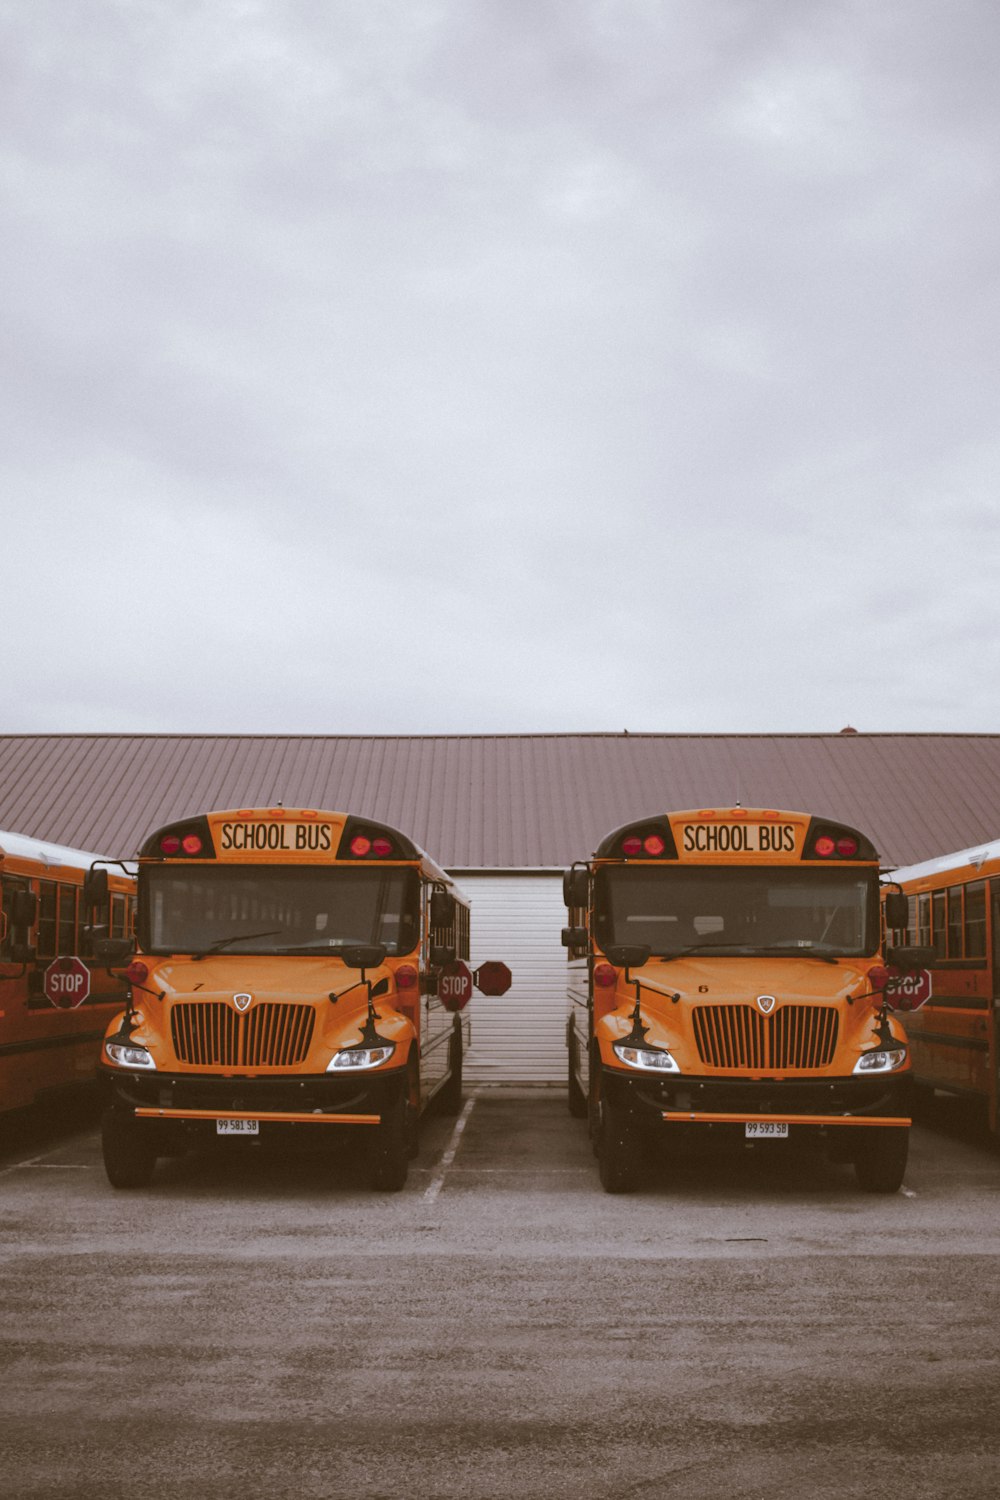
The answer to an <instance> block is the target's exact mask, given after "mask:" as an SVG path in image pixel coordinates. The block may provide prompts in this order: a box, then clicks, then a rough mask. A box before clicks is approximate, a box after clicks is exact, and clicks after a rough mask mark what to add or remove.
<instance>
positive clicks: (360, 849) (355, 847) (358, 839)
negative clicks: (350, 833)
mask: <svg viewBox="0 0 1000 1500" xmlns="http://www.w3.org/2000/svg"><path fill="white" fill-rule="evenodd" d="M371 847H372V841H371V839H366V838H365V836H364V834H363V833H356V834H355V835H354V837H353V838H352V839H351V853H352V854H353V855H354V856H355V857H356V858H357V859H364V857H365V855H366V854H369V853H370V852H371Z"/></svg>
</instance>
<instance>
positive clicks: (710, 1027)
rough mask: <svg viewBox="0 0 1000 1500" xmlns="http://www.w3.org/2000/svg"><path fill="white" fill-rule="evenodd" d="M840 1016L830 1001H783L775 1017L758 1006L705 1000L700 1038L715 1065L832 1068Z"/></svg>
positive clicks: (706, 1059) (697, 1019) (697, 1016)
mask: <svg viewBox="0 0 1000 1500" xmlns="http://www.w3.org/2000/svg"><path fill="white" fill-rule="evenodd" d="M838 1020H839V1017H838V1015H837V1012H836V1011H835V1010H834V1009H833V1007H832V1006H829V1005H823V1006H817V1005H783V1006H781V1007H779V1009H778V1010H776V1011H774V1012H773V1013H772V1014H771V1015H769V1016H764V1015H761V1013H760V1011H759V1010H757V1009H756V1007H755V1006H753V1005H699V1006H698V1007H697V1009H696V1010H695V1012H694V1037H695V1042H696V1043H697V1046H698V1055H699V1056H700V1058H701V1060H702V1062H703V1063H704V1064H705V1066H706V1067H709V1068H748V1069H750V1070H752V1071H754V1072H757V1071H759V1070H766V1069H769V1068H781V1069H786V1068H794V1069H803V1070H810V1069H813V1068H827V1067H829V1065H830V1063H831V1062H832V1061H833V1054H834V1052H835V1051H836V1048H837V1027H838Z"/></svg>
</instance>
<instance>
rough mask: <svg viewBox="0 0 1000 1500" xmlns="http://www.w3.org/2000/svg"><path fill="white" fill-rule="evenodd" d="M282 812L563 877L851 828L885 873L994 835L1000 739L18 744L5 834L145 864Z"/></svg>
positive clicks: (12, 747) (462, 862)
mask: <svg viewBox="0 0 1000 1500" xmlns="http://www.w3.org/2000/svg"><path fill="white" fill-rule="evenodd" d="M279 801H280V802H282V803H284V804H285V806H287V807H292V806H306V807H327V808H333V809H337V810H349V811H351V812H356V813H362V814H367V815H370V816H372V817H378V818H382V819H384V820H385V821H387V822H389V823H392V824H394V825H395V826H397V827H399V828H401V829H404V830H405V831H406V832H407V833H409V834H410V835H411V836H412V837H413V838H415V839H416V840H417V842H418V843H420V844H422V845H423V847H424V848H425V849H426V850H427V851H428V853H430V854H432V855H433V856H434V858H435V859H437V860H438V861H439V862H440V863H441V864H443V865H444V866H445V867H446V868H449V869H553V868H557V867H559V866H562V865H566V864H569V863H570V862H571V861H572V860H574V859H579V858H581V857H583V856H585V855H587V854H589V853H590V852H591V851H592V850H593V849H594V847H595V846H596V844H597V842H598V841H599V840H600V839H601V838H602V837H603V836H604V834H606V833H607V832H608V831H609V829H611V828H613V827H616V826H617V825H619V824H621V823H625V822H628V821H629V820H630V819H632V818H636V817H641V816H643V815H644V814H645V813H647V812H662V811H667V810H674V809H679V808H689V807H708V806H726V805H733V804H735V803H737V802H739V803H741V804H742V805H743V806H744V807H753V806H757V807H777V808H789V809H794V810H801V811H807V812H815V813H821V814H824V815H826V816H828V817H831V818H836V819H839V820H841V821H843V822H846V823H851V824H853V825H855V826H856V827H859V828H861V829H863V830H864V832H865V833H867V834H868V835H869V836H870V837H871V838H872V839H873V841H874V843H875V846H876V848H877V849H878V850H879V852H880V853H881V855H882V858H883V860H884V861H885V862H886V863H887V864H904V863H905V864H912V863H914V862H916V861H918V860H923V859H928V858H930V857H931V856H933V855H935V854H939V853H940V852H941V851H942V850H943V849H956V848H961V847H962V846H964V845H972V844H974V843H977V842H979V841H981V840H983V839H989V838H995V837H997V835H998V834H1000V735H963V734H855V733H841V734H803V735H793V734H780V735H723V734H714V735H670V734H538V735H530V734H528V735H488V736H487V735H482V736H475V735H469V736H466V735H437V736H433V735H432V736H414V737H408V736H399V737H397V736H370V737H369V736H355V735H312V736H308V735H6V736H0V828H9V829H13V830H16V831H18V832H23V833H30V834H32V835H33V836H35V837H37V838H47V839H52V840H54V841H56V842H59V843H64V844H74V845H77V846H80V847H84V848H91V849H103V850H105V851H106V852H107V853H108V854H115V855H118V856H126V855H131V854H134V852H135V850H136V848H137V847H138V845H139V842H140V840H141V839H142V838H143V837H144V835H145V834H147V833H148V832H149V831H150V830H151V829H152V828H154V827H156V826H158V825H159V824H161V823H165V822H168V821H170V820H171V819H173V818H179V817H184V816H185V815H187V814H188V813H195V812H203V811H205V810H207V809H210V808H220V807H249V806H253V805H272V804H274V803H276V802H279Z"/></svg>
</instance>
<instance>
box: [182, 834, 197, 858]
mask: <svg viewBox="0 0 1000 1500" xmlns="http://www.w3.org/2000/svg"><path fill="white" fill-rule="evenodd" d="M181 848H182V849H183V850H184V853H185V854H200V853H201V849H202V844H201V839H200V838H199V837H198V835H197V834H196V833H186V834H185V835H184V837H183V838H182V839H181Z"/></svg>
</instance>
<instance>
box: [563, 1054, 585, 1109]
mask: <svg viewBox="0 0 1000 1500" xmlns="http://www.w3.org/2000/svg"><path fill="white" fill-rule="evenodd" d="M566 1053H567V1057H568V1062H567V1068H568V1074H567V1080H566V1082H567V1087H568V1090H569V1112H570V1114H571V1115H572V1116H573V1119H574V1120H583V1119H586V1116H587V1112H588V1111H587V1096H586V1094H585V1093H584V1092H583V1089H582V1088H581V1087H580V1080H579V1079H578V1078H577V1076H576V1037H572V1038H571V1039H570V1042H569V1044H568V1046H567V1048H566Z"/></svg>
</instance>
